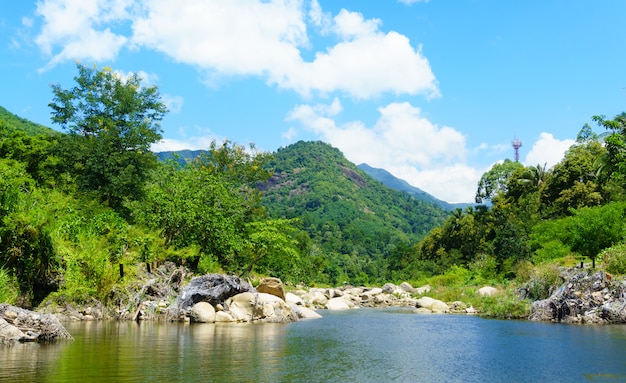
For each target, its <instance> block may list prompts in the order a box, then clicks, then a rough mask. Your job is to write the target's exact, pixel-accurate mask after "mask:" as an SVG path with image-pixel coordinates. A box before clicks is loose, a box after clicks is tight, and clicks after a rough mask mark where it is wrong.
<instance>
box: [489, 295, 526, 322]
mask: <svg viewBox="0 0 626 383" xmlns="http://www.w3.org/2000/svg"><path fill="white" fill-rule="evenodd" d="M479 309H480V311H481V313H482V315H484V316H487V317H491V318H498V319H524V318H528V315H530V302H529V301H528V300H522V299H519V298H518V297H516V296H515V295H512V294H509V295H494V296H489V297H483V298H482V301H481V302H480V304H479Z"/></svg>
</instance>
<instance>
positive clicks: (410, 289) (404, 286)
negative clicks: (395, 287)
mask: <svg viewBox="0 0 626 383" xmlns="http://www.w3.org/2000/svg"><path fill="white" fill-rule="evenodd" d="M400 289H401V290H402V291H405V292H407V293H412V292H415V288H414V287H413V286H411V284H410V283H408V282H402V283H401V284H400Z"/></svg>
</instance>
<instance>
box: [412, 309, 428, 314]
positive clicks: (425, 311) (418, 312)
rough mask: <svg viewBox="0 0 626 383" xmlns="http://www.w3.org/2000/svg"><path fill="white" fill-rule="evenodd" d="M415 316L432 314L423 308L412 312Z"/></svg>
mask: <svg viewBox="0 0 626 383" xmlns="http://www.w3.org/2000/svg"><path fill="white" fill-rule="evenodd" d="M413 312H414V313H416V314H432V313H433V312H432V311H430V310H429V309H427V308H425V307H418V308H416V309H415V310H414V311H413Z"/></svg>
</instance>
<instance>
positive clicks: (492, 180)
mask: <svg viewBox="0 0 626 383" xmlns="http://www.w3.org/2000/svg"><path fill="white" fill-rule="evenodd" d="M522 167H523V165H522V164H520V163H519V162H514V161H511V160H509V159H508V158H507V159H506V160H504V162H502V163H497V164H495V165H493V166H492V167H491V169H489V171H487V172H486V173H485V174H483V176H482V177H481V178H480V181H479V182H478V190H477V191H476V203H482V202H484V201H486V200H491V199H492V198H493V197H495V196H496V195H498V194H499V193H506V191H507V183H508V180H509V178H510V177H511V174H513V172H514V171H515V170H516V169H518V168H522Z"/></svg>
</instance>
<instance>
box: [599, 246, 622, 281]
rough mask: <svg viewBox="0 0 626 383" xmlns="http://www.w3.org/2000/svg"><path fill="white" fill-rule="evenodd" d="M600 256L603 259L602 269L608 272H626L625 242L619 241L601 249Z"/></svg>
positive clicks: (620, 273)
mask: <svg viewBox="0 0 626 383" xmlns="http://www.w3.org/2000/svg"><path fill="white" fill-rule="evenodd" d="M600 258H601V259H602V261H603V265H604V269H605V270H606V271H608V272H609V273H613V274H619V275H624V274H626V244H624V243H621V244H619V245H616V246H612V247H609V248H608V249H604V250H602V252H601V253H600Z"/></svg>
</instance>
